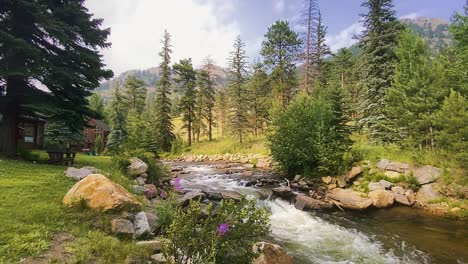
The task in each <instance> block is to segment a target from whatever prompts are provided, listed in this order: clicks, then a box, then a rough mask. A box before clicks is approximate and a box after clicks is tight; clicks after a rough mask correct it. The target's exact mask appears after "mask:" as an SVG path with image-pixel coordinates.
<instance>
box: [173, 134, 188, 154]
mask: <svg viewBox="0 0 468 264" xmlns="http://www.w3.org/2000/svg"><path fill="white" fill-rule="evenodd" d="M184 149H185V146H184V141H183V140H182V139H181V138H180V137H179V136H177V137H176V139H174V140H173V141H172V145H171V154H174V155H180V154H182V153H183V152H184Z"/></svg>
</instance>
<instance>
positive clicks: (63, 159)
mask: <svg viewBox="0 0 468 264" xmlns="http://www.w3.org/2000/svg"><path fill="white" fill-rule="evenodd" d="M47 154H49V163H51V164H65V165H67V166H70V165H73V163H74V162H75V156H76V151H73V150H55V151H47Z"/></svg>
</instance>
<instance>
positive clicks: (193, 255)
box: [163, 197, 269, 264]
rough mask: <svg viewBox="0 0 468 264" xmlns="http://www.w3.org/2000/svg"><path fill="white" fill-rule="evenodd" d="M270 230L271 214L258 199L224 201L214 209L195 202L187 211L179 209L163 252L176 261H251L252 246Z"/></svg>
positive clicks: (209, 262) (211, 206) (252, 256)
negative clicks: (257, 201) (259, 204)
mask: <svg viewBox="0 0 468 264" xmlns="http://www.w3.org/2000/svg"><path fill="white" fill-rule="evenodd" d="M268 232H269V222H268V213H267V211H266V210H265V209H264V208H257V207H256V201H255V200H249V199H247V198H245V197H242V199H241V201H240V202H239V203H234V202H233V201H227V200H223V201H222V202H221V203H220V204H219V207H218V208H217V209H216V210H215V209H214V208H213V205H212V204H209V205H207V206H206V208H204V209H202V205H201V203H200V202H195V201H192V202H191V203H190V205H189V206H188V208H187V209H186V210H183V209H177V211H176V212H175V214H174V219H173V222H172V224H171V225H170V227H169V229H168V230H167V234H166V238H168V240H165V243H163V253H164V254H165V256H166V258H168V257H170V256H174V258H175V262H176V263H184V262H183V260H184V259H186V258H190V259H192V260H194V262H193V263H204V264H205V263H206V264H211V263H218V264H224V263H226V264H228V263H229V264H231V263H246V264H247V263H251V261H252V259H253V258H254V257H255V254H254V253H253V252H252V245H253V244H254V243H255V242H256V240H257V239H258V238H259V237H261V236H265V235H267V234H268Z"/></svg>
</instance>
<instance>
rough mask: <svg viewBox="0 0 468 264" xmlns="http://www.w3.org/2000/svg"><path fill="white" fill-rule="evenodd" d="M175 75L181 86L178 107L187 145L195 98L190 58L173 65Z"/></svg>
mask: <svg viewBox="0 0 468 264" xmlns="http://www.w3.org/2000/svg"><path fill="white" fill-rule="evenodd" d="M172 68H173V70H174V73H175V74H176V75H177V77H175V78H174V81H175V82H176V83H177V84H178V85H179V86H180V87H181V89H182V91H183V96H182V98H181V99H180V104H179V106H180V108H181V109H182V113H183V121H184V122H185V125H184V128H186V129H187V136H188V145H189V146H190V145H192V130H193V122H194V121H195V110H196V99H197V92H196V90H195V85H196V80H197V78H196V71H195V70H194V69H193V65H192V59H184V60H180V61H179V63H176V64H174V65H173V67H172Z"/></svg>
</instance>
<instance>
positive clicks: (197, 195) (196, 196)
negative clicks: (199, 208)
mask: <svg viewBox="0 0 468 264" xmlns="http://www.w3.org/2000/svg"><path fill="white" fill-rule="evenodd" d="M205 197H206V194H204V193H202V192H201V191H200V190H198V191H195V190H194V191H190V192H187V193H185V194H184V196H182V197H181V198H179V199H178V200H177V202H178V203H179V204H180V205H181V206H187V205H188V204H189V203H190V201H192V200H194V201H196V200H203V199H204V198H205Z"/></svg>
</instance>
